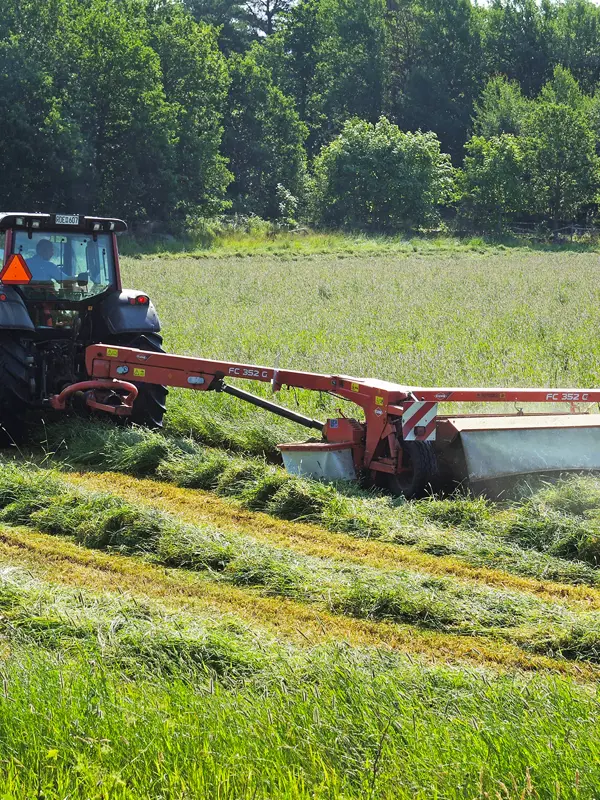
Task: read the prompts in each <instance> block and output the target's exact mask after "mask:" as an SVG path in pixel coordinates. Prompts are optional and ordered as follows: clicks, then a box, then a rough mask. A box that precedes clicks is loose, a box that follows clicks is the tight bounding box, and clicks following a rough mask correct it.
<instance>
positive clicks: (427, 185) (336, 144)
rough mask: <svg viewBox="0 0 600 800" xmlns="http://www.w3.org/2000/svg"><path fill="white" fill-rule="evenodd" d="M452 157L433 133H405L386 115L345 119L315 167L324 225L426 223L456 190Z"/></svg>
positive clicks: (315, 200) (316, 204) (316, 202)
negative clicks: (374, 120) (372, 121)
mask: <svg viewBox="0 0 600 800" xmlns="http://www.w3.org/2000/svg"><path fill="white" fill-rule="evenodd" d="M452 182H453V171H452V166H451V164H450V159H449V158H448V156H445V155H443V154H442V153H441V152H440V143H439V141H438V139H437V137H436V136H435V135H434V134H431V133H403V132H402V131H401V130H400V129H399V128H398V127H397V126H396V125H393V124H392V123H391V122H389V120H387V119H385V118H382V119H381V120H379V122H378V123H377V124H375V125H371V124H370V123H368V122H365V121H363V120H358V119H355V120H351V121H349V122H347V123H346V125H345V126H344V129H343V131H342V133H341V134H340V135H339V136H338V137H337V138H336V139H334V140H333V142H332V143H331V144H330V145H328V146H327V147H324V148H323V150H322V151H321V153H320V154H319V156H318V157H317V159H316V160H315V166H314V179H313V188H312V204H313V208H314V214H315V217H316V219H317V220H318V221H319V222H320V223H322V224H324V225H345V226H348V227H355V228H360V227H363V228H372V229H376V230H386V229H390V228H395V227H399V226H403V225H424V224H427V223H428V222H431V221H433V220H434V219H435V216H436V211H437V207H438V206H439V205H441V204H442V203H443V202H444V201H446V200H447V199H448V198H449V196H450V193H451V190H452Z"/></svg>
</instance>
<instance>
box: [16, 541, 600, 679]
mask: <svg viewBox="0 0 600 800" xmlns="http://www.w3.org/2000/svg"><path fill="white" fill-rule="evenodd" d="M0 561H4V562H5V563H10V564H12V565H19V566H21V567H24V568H26V569H29V570H30V571H31V572H32V574H36V575H38V576H39V577H41V578H43V579H44V580H46V581H49V582H51V583H56V584H61V585H64V586H70V587H78V588H82V589H87V590H95V591H108V592H113V593H118V594H129V595H132V596H135V597H138V598H151V599H152V600H154V601H155V602H157V603H159V604H160V605H162V606H163V607H164V608H165V609H170V610H171V611H173V610H179V611H183V612H186V613H193V612H194V611H196V612H201V613H202V614H203V615H206V614H207V613H208V614H215V615H219V616H221V615H223V614H234V615H235V616H236V617H238V618H240V619H242V620H243V621H244V622H245V623H246V624H249V625H250V626H255V627H257V628H260V629H262V630H265V631H268V632H270V633H272V634H274V635H276V636H279V637H280V638H282V639H285V640H288V641H291V642H294V643H295V644H298V645H307V644H309V645H316V644H323V643H326V642H329V641H345V642H347V643H348V644H350V645H352V646H357V647H358V646H375V647H383V648H390V649H392V650H397V651H399V652H403V653H406V654H409V655H413V656H415V657H419V658H420V659H422V660H424V661H426V662H429V663H440V662H443V663H447V664H448V663H450V664H459V663H460V664H471V665H478V666H486V667H492V668H494V669H498V670H501V671H507V670H527V671H533V670H535V671H539V670H544V671H551V672H555V673H557V674H563V675H569V676H571V677H573V678H575V679H576V680H579V681H584V682H590V681H598V680H599V679H600V668H599V667H595V666H593V665H590V664H581V663H575V662H569V661H564V660H560V659H553V658H549V657H546V656H535V655H530V654H528V653H526V652H525V651H523V650H521V649H520V648H519V647H516V646H514V645H510V644H506V643H504V642H496V641H490V640H488V641H483V640H481V639H479V638H476V637H471V636H458V635H453V634H444V633H437V632H434V631H422V630H419V629H417V628H414V627H411V626H410V625H398V624H394V623H376V622H368V621H362V620H355V619H351V618H347V617H343V616H338V615H336V614H332V613H329V612H326V611H321V610H317V609H315V608H311V607H310V606H305V605H303V604H301V603H297V602H295V601H292V600H284V599H281V598H268V597H261V596H260V595H259V594H257V593H255V592H253V591H251V590H244V589H239V588H236V587H232V586H228V585H224V584H219V583H216V582H212V581H210V580H208V579H207V578H206V577H205V576H202V575H198V574H195V573H190V572H185V571H182V570H170V569H166V568H163V567H160V566H155V565H152V564H148V563H146V562H144V561H142V560H141V559H137V558H129V557H126V556H115V555H108V554H106V553H101V552H98V551H94V550H87V549H85V548H82V547H79V546H78V545H76V544H73V543H72V542H69V541H66V540H64V539H57V538H55V537H52V536H48V535H46V534H40V533H35V532H31V531H28V530H24V529H14V528H3V529H0Z"/></svg>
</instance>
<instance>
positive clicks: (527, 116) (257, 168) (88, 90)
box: [0, 0, 600, 232]
mask: <svg viewBox="0 0 600 800" xmlns="http://www.w3.org/2000/svg"><path fill="white" fill-rule="evenodd" d="M0 19H1V20H2V24H1V27H0V119H2V127H1V128H0V145H1V146H0V176H1V180H0V205H1V206H2V207H4V208H21V209H42V208H43V209H51V210H77V211H81V212H91V211H94V212H96V213H107V214H112V215H122V216H124V217H126V218H127V219H128V220H130V221H132V222H134V223H135V222H138V223H140V222H144V221H151V222H153V223H158V225H160V226H162V227H163V228H164V229H170V230H172V231H175V232H176V231H180V230H183V229H185V228H190V227H193V226H194V225H198V224H199V221H202V220H205V219H207V218H214V217H217V216H218V215H220V214H223V213H236V214H243V215H246V216H248V217H250V218H251V219H253V218H255V217H256V218H263V219H267V220H272V221H279V222H280V223H283V224H295V222H296V221H297V220H306V221H308V222H309V223H311V224H316V225H323V226H326V227H329V228H336V227H350V228H360V229H371V230H378V231H387V230H396V229H401V228H408V227H410V228H423V227H428V226H432V225H436V224H438V223H439V220H440V218H442V219H443V220H446V221H450V220H454V219H456V220H457V222H455V224H460V225H463V226H464V225H469V226H472V227H474V228H478V229H481V230H500V229H502V228H503V227H505V226H506V225H508V224H510V223H513V222H515V221H519V222H523V221H526V222H536V223H539V222H542V221H543V222H547V223H549V224H551V225H552V226H553V227H554V228H557V227H559V226H560V225H564V224H567V223H571V222H574V221H577V222H579V223H583V222H590V221H593V220H594V219H595V217H596V215H597V213H598V199H599V190H600V159H599V154H600V90H599V88H598V87H599V82H600V8H599V7H598V6H596V5H594V4H593V3H592V2H590V1H589V0H564V1H563V2H556V1H555V0H542V2H539V3H536V2H535V0H493V1H492V2H491V3H490V4H488V5H486V6H485V7H483V6H478V5H477V4H476V3H474V2H471V0H298V2H295V3H292V2H289V1H288V0H249V2H234V0H45V2H43V3H39V2H37V1H36V0H0Z"/></svg>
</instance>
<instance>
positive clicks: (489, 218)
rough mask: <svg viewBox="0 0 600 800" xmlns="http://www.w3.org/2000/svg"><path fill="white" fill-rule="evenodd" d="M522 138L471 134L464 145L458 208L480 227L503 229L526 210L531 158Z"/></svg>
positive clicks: (528, 201)
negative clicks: (459, 206)
mask: <svg viewBox="0 0 600 800" xmlns="http://www.w3.org/2000/svg"><path fill="white" fill-rule="evenodd" d="M526 144H527V143H526V142H525V141H524V140H523V139H521V138H520V137H516V136H513V135H511V134H501V135H500V136H494V137H493V138H491V139H485V138H484V137H483V136H474V137H473V138H472V139H471V140H470V141H469V142H468V143H467V145H466V148H465V149H466V156H465V162H464V167H463V171H462V173H460V176H459V186H460V191H461V195H462V197H461V212H462V213H463V214H464V215H465V216H467V217H469V218H470V219H472V220H473V221H474V222H476V223H478V224H480V225H482V226H483V227H487V228H489V227H492V228H493V227H496V229H497V230H498V231H501V230H502V229H503V226H504V224H505V223H506V222H508V221H510V220H512V219H514V218H515V217H517V216H519V215H524V214H527V213H528V211H529V210H530V208H531V206H532V203H533V198H532V186H531V180H532V175H531V167H532V165H531V159H530V158H529V151H528V148H527V147H526Z"/></svg>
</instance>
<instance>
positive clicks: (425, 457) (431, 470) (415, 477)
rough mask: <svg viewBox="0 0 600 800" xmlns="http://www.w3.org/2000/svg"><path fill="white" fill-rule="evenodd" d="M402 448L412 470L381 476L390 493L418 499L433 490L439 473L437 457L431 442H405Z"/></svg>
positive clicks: (408, 498) (409, 498)
mask: <svg viewBox="0 0 600 800" xmlns="http://www.w3.org/2000/svg"><path fill="white" fill-rule="evenodd" d="M402 449H403V450H404V454H405V457H406V460H407V462H408V466H409V467H410V472H403V473H400V474H398V475H383V474H382V475H381V477H382V478H383V480H384V485H385V488H386V489H387V490H388V491H389V492H390V494H393V495H395V496H396V497H405V498H406V499H407V500H416V499H418V498H419V497H423V496H424V495H426V494H427V493H428V492H431V487H432V485H433V483H434V482H435V479H436V477H437V474H438V465H437V457H436V454H435V450H434V448H433V444H432V443H431V442H403V443H402Z"/></svg>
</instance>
